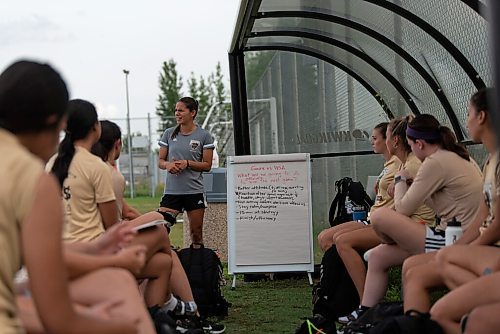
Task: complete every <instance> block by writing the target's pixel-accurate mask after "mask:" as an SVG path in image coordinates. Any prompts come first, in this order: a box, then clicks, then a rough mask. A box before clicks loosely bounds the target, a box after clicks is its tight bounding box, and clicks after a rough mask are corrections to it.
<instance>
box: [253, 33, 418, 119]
mask: <svg viewBox="0 0 500 334" xmlns="http://www.w3.org/2000/svg"><path fill="white" fill-rule="evenodd" d="M276 36H286V37H303V38H309V39H313V40H317V41H320V42H324V43H327V44H330V45H332V46H335V47H338V48H340V49H343V50H345V51H347V52H349V53H351V54H353V55H355V56H356V57H358V58H360V59H362V60H364V61H365V62H366V63H367V64H369V65H370V66H372V67H373V68H374V69H375V70H376V71H377V72H379V73H380V74H382V75H383V76H384V77H385V78H386V79H387V80H388V81H389V82H390V83H391V84H392V85H393V86H394V88H396V90H397V91H398V92H399V94H400V95H401V97H403V99H404V100H405V101H406V103H407V104H408V107H410V109H411V111H412V112H413V113H414V114H415V115H418V114H420V111H419V110H418V107H417V106H416V104H415V103H414V102H413V99H412V98H411V96H410V94H408V92H407V91H406V89H405V88H404V87H403V85H401V83H400V82H399V81H398V80H397V79H396V78H395V77H393V76H392V74H390V73H389V72H388V71H387V70H386V69H385V68H384V67H383V66H382V65H380V64H379V63H377V62H376V61H375V60H374V59H373V58H371V57H370V56H368V55H367V54H366V53H363V52H362V51H360V50H358V49H356V48H354V47H353V46H352V45H349V44H347V43H344V42H342V41H339V40H337V39H334V38H330V37H326V36H320V35H316V34H311V33H306V32H296V31H260V32H253V33H252V37H276Z"/></svg>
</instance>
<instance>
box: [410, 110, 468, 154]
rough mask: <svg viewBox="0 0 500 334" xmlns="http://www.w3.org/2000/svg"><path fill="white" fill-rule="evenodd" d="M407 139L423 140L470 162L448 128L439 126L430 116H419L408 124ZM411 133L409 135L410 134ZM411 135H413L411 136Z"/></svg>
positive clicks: (465, 150) (465, 151)
mask: <svg viewBox="0 0 500 334" xmlns="http://www.w3.org/2000/svg"><path fill="white" fill-rule="evenodd" d="M408 131H409V132H407V137H408V138H410V139H411V140H413V141H415V140H417V139H421V140H425V141H426V142H427V143H429V144H438V145H440V146H441V148H442V149H444V150H447V151H451V152H453V153H456V154H458V155H459V156H460V157H461V158H463V159H465V160H467V161H470V155H469V152H468V151H467V149H466V148H465V147H464V146H462V144H460V143H458V142H457V137H456V136H455V134H454V133H453V132H452V131H451V130H450V128H448V127H446V126H443V125H441V124H439V121H438V120H437V119H436V118H435V117H434V116H432V115H429V114H421V115H418V116H416V117H415V118H414V119H413V120H412V121H411V122H410V123H409V124H408ZM410 132H411V133H410ZM412 134H413V135H412Z"/></svg>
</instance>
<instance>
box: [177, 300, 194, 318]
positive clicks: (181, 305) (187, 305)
mask: <svg viewBox="0 0 500 334" xmlns="http://www.w3.org/2000/svg"><path fill="white" fill-rule="evenodd" d="M197 311H198V307H197V306H196V303H195V302H184V301H182V300H180V299H177V305H175V308H174V310H173V313H174V314H175V315H187V316H195V315H196V312H197Z"/></svg>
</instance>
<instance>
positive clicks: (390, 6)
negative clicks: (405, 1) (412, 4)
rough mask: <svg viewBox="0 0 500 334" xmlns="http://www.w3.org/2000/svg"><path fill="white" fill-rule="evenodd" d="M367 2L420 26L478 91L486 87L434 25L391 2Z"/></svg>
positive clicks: (473, 69) (463, 57)
mask: <svg viewBox="0 0 500 334" xmlns="http://www.w3.org/2000/svg"><path fill="white" fill-rule="evenodd" d="M362 1H365V2H369V3H371V4H373V5H375V6H379V7H382V8H385V9H387V10H389V11H391V12H393V13H395V14H397V15H399V16H401V17H404V18H405V19H407V20H408V21H410V22H411V23H413V24H415V25H416V26H418V27H419V28H420V29H422V30H423V31H425V32H426V33H427V34H429V35H430V36H431V37H432V38H433V39H434V40H435V41H436V42H438V43H439V44H441V46H442V47H443V48H445V50H446V51H448V53H449V54H450V55H451V56H452V57H453V59H455V61H456V62H457V63H458V65H460V67H461V68H463V70H464V71H465V73H467V76H468V77H469V79H470V80H471V81H472V82H473V83H474V86H475V87H476V89H481V88H483V87H485V86H486V85H485V83H484V81H483V79H481V76H480V75H479V73H477V71H476V69H475V68H474V66H472V64H471V63H470V62H469V60H467V57H465V56H464V55H463V53H462V52H460V50H458V48H457V47H455V45H454V44H453V43H452V42H451V41H450V40H449V39H448V38H446V36H444V35H443V34H442V33H441V32H439V30H437V29H436V28H434V27H433V26H432V25H430V24H429V23H427V22H426V21H424V20H423V19H421V18H420V17H419V16H417V15H415V14H413V13H412V12H410V11H408V10H406V9H404V8H403V7H400V6H398V5H396V4H394V3H392V2H389V1H380V0H362Z"/></svg>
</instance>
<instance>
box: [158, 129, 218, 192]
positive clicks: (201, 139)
mask: <svg viewBox="0 0 500 334" xmlns="http://www.w3.org/2000/svg"><path fill="white" fill-rule="evenodd" d="M174 129H175V127H173V128H168V129H167V130H165V132H164V133H163V136H162V137H161V139H160V141H159V142H158V144H159V145H160V146H162V147H166V148H168V154H167V161H168V162H173V161H174V159H176V160H186V159H187V160H194V161H202V158H203V150H207V149H209V150H213V149H214V148H215V145H214V140H213V138H212V136H211V135H210V133H208V132H207V131H205V130H204V129H202V128H200V127H199V126H197V127H196V129H195V130H194V131H193V133H190V134H189V135H183V134H181V133H178V134H177V136H176V137H174V138H173V139H172V138H171V137H172V132H174ZM203 192H205V190H204V188H203V173H202V172H197V171H194V170H192V169H190V168H188V169H186V170H184V171H183V172H182V173H180V174H178V175H174V174H170V173H167V179H166V181H165V190H164V191H163V193H164V194H170V195H182V194H199V193H203Z"/></svg>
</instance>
